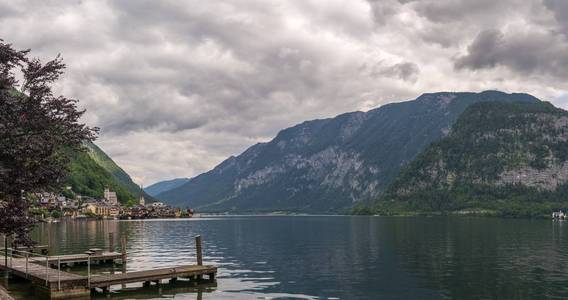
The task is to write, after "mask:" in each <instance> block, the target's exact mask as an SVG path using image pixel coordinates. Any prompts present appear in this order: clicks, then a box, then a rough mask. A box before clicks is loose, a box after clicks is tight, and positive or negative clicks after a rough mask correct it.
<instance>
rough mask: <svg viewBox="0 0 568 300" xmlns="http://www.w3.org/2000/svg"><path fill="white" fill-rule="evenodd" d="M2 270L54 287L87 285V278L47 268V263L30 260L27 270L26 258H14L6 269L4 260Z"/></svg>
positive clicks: (1, 264) (0, 265) (1, 263)
mask: <svg viewBox="0 0 568 300" xmlns="http://www.w3.org/2000/svg"><path fill="white" fill-rule="evenodd" d="M0 269H1V270H9V271H11V272H12V273H13V274H14V275H16V276H18V277H21V278H27V279H29V280H31V281H33V282H35V283H38V284H42V285H47V287H50V288H51V287H53V286H59V284H61V286H85V285H86V284H87V277H85V276H81V275H77V274H73V273H68V272H64V271H59V270H57V269H53V268H51V267H50V268H46V267H45V263H44V264H43V265H42V264H41V261H33V260H30V261H29V262H28V265H27V270H26V260H25V259H24V258H12V261H11V262H10V260H8V267H6V265H5V263H4V260H1V261H0Z"/></svg>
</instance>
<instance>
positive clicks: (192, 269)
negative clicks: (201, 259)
mask: <svg viewBox="0 0 568 300" xmlns="http://www.w3.org/2000/svg"><path fill="white" fill-rule="evenodd" d="M216 274H217V267H214V266H199V265H187V266H175V267H171V268H162V269H153V270H146V271H135V272H128V273H122V274H121V273H118V274H109V275H94V276H91V279H90V280H91V282H90V286H91V288H102V289H107V288H109V287H110V286H112V285H117V284H126V283H136V282H142V283H144V284H146V285H148V284H150V282H156V283H159V282H161V280H164V279H170V280H171V279H173V280H174V281H175V280H176V279H177V278H189V279H191V280H202V279H203V276H204V275H206V276H208V278H207V279H208V280H209V281H214V280H215V275H216Z"/></svg>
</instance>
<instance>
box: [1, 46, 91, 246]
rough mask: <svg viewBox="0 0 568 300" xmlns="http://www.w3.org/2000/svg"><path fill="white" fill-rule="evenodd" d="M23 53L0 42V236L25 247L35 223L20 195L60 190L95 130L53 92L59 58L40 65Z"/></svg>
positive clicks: (60, 69)
mask: <svg viewBox="0 0 568 300" xmlns="http://www.w3.org/2000/svg"><path fill="white" fill-rule="evenodd" d="M29 52H30V51H29V50H24V51H17V50H14V49H13V48H12V45H10V44H5V43H4V41H3V40H1V39H0V234H4V235H6V236H11V235H14V236H15V237H16V241H17V242H20V243H25V244H29V243H30V242H31V241H30V240H29V232H30V230H31V229H32V228H33V225H34V224H35V222H36V220H35V217H34V216H33V215H32V214H31V213H30V210H29V208H30V201H29V200H27V199H26V197H24V195H25V194H26V193H34V192H43V191H58V190H60V188H61V186H60V185H61V184H62V181H63V179H64V178H65V176H66V174H67V172H68V169H67V167H68V164H69V161H70V157H71V155H72V154H73V153H74V152H76V151H81V150H82V147H83V146H82V145H83V142H84V141H88V140H91V141H92V140H94V139H95V138H96V135H97V132H98V128H91V127H88V126H86V125H85V124H82V123H81V122H80V118H81V116H82V115H83V114H84V112H85V111H84V110H79V109H78V108H77V100H75V99H69V98H66V97H63V96H56V95H54V94H53V91H52V88H51V85H52V84H53V83H54V82H55V81H57V80H58V79H59V77H60V76H61V74H63V70H64V69H65V65H64V64H63V62H62V59H61V57H60V56H57V57H56V58H55V59H54V60H51V61H49V62H47V63H45V64H42V63H41V62H40V60H39V59H36V58H32V59H30V58H28V56H29ZM17 75H19V76H17ZM17 77H18V78H22V79H21V81H22V82H21V84H20V82H19V81H18V80H17V79H16V78H17Z"/></svg>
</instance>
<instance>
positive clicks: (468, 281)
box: [3, 216, 568, 299]
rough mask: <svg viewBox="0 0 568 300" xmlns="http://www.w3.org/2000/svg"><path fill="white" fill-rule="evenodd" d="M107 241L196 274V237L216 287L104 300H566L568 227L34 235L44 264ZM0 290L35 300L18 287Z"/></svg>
mask: <svg viewBox="0 0 568 300" xmlns="http://www.w3.org/2000/svg"><path fill="white" fill-rule="evenodd" d="M108 232H116V235H117V236H118V235H126V236H127V237H128V241H129V242H128V254H129V259H128V269H129V270H143V269H149V268H152V267H165V266H168V265H178V264H188V263H194V262H195V249H194V236H196V235H202V237H203V247H204V249H203V250H204V261H205V263H206V264H215V265H217V266H218V267H219V274H218V280H217V286H216V287H215V286H205V287H198V288H196V287H193V286H191V285H188V284H187V283H183V282H182V283H179V282H178V283H176V284H174V285H168V284H163V285H162V286H161V287H156V286H151V287H146V288H142V287H141V285H128V286H127V287H126V288H125V289H122V288H121V287H120V286H117V287H114V288H113V290H112V294H111V295H110V297H111V298H113V299H154V298H155V299H158V298H175V299H534V298H539V299H541V298H542V299H547V298H548V299H560V298H567V297H568V222H558V221H556V222H555V221H552V220H509V219H497V218H470V217H432V218H427V217H407V218H402V217H350V216H239V217H211V218H198V219H187V220H146V221H74V222H62V223H58V224H43V225H42V226H41V227H40V228H38V230H37V231H36V233H35V235H36V238H37V239H38V240H40V241H41V243H49V244H50V245H51V250H50V251H51V253H79V252H83V251H84V250H87V249H88V248H93V247H100V248H107V247H108V246H107V245H108V240H107V239H108ZM117 240H118V238H117ZM116 244H117V249H118V248H119V246H118V242H117V243H116ZM110 268H112V267H110ZM117 269H120V266H118V267H117ZM110 271H112V270H110V269H109V268H106V269H97V270H96V272H101V273H105V272H110ZM77 272H83V270H77ZM3 284H4V285H8V288H9V289H10V290H12V291H13V292H14V293H15V294H16V295H17V296H18V297H19V298H21V299H33V296H32V294H31V293H30V292H29V291H30V290H31V289H28V288H27V287H26V284H24V283H21V282H18V281H15V280H10V281H9V282H6V281H4V282H3ZM101 297H102V298H105V296H101Z"/></svg>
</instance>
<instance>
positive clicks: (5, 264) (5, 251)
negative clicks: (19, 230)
mask: <svg viewBox="0 0 568 300" xmlns="http://www.w3.org/2000/svg"><path fill="white" fill-rule="evenodd" d="M4 266H6V268H8V237H7V236H6V235H4Z"/></svg>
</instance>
